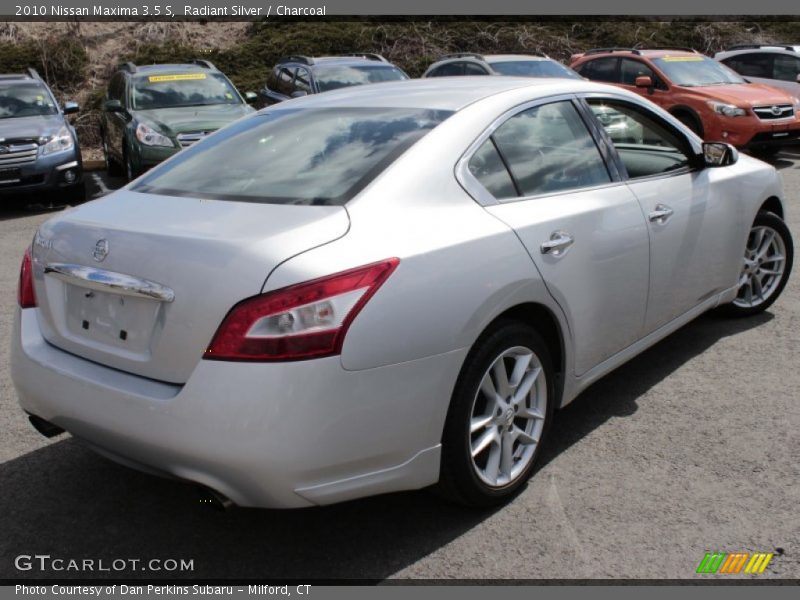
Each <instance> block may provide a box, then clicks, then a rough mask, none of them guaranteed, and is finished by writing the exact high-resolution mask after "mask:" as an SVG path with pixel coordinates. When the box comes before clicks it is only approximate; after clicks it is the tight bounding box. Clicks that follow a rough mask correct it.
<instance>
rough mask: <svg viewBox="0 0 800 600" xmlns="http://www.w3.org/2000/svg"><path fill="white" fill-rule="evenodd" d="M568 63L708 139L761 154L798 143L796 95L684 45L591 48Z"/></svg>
mask: <svg viewBox="0 0 800 600" xmlns="http://www.w3.org/2000/svg"><path fill="white" fill-rule="evenodd" d="M570 67H572V68H573V69H574V70H576V71H577V72H578V73H579V74H580V75H583V76H584V77H586V78H587V79H591V80H592V81H601V82H607V83H611V84H614V85H618V86H620V87H623V88H626V89H629V90H631V91H634V92H637V93H639V94H640V95H642V96H644V97H645V98H648V99H650V100H652V101H653V102H655V103H656V104H658V105H659V106H660V107H661V108H663V109H665V110H667V111H668V112H670V113H672V115H673V116H675V117H676V118H677V119H678V120H680V121H681V122H682V123H683V124H684V125H686V126H688V127H689V128H690V129H691V130H692V131H694V132H695V133H697V134H698V135H699V136H700V137H702V138H704V139H705V140H707V141H723V142H728V143H729V144H733V145H734V146H737V147H739V148H746V149H749V150H752V151H753V152H761V153H762V154H773V153H774V152H776V151H778V150H779V149H780V147H781V146H783V145H787V144H792V143H797V142H798V141H800V99H798V98H795V97H794V96H792V95H791V94H789V93H788V92H785V91H783V90H780V89H777V88H774V87H770V86H767V85H762V84H757V83H748V82H747V81H745V80H744V79H742V77H741V76H739V75H738V74H736V73H735V72H733V71H732V70H731V69H729V68H727V67H726V66H724V65H722V64H720V63H718V62H717V61H715V60H712V59H711V58H709V57H707V56H704V55H702V54H700V53H699V52H696V51H695V50H692V49H689V48H680V49H674V48H669V49H667V48H657V49H656V48H651V49H637V48H596V49H594V50H589V51H588V52H584V53H583V54H574V55H573V56H572V58H571V60H570Z"/></svg>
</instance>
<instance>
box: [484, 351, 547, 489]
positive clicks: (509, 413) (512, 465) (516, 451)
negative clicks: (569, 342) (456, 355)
mask: <svg viewBox="0 0 800 600" xmlns="http://www.w3.org/2000/svg"><path fill="white" fill-rule="evenodd" d="M545 377H546V376H545V371H544V369H543V368H542V364H541V361H540V360H539V358H538V357H537V356H536V354H535V353H534V352H533V350H531V349H530V348H526V347H523V346H515V347H513V348H509V349H507V350H505V351H504V352H502V353H501V354H500V355H499V356H497V358H495V360H494V361H493V362H492V364H491V366H490V367H489V369H488V370H487V371H486V373H485V374H484V376H483V378H482V379H481V382H480V386H479V388H478V390H477V392H476V394H475V398H474V400H473V403H472V411H471V419H470V436H469V437H470V452H471V456H472V466H473V469H474V471H475V474H476V475H477V476H478V477H479V478H480V479H481V481H483V482H484V483H485V484H487V485H488V486H491V487H503V486H507V485H509V484H510V483H512V482H514V481H515V480H516V479H517V478H519V476H520V475H521V474H522V473H523V472H525V471H526V468H527V467H528V465H529V464H530V463H531V461H532V460H533V458H534V455H535V453H536V448H537V446H538V444H539V440H540V439H541V435H542V431H543V428H544V422H545V415H546V414H547V400H548V399H547V382H546V380H545Z"/></svg>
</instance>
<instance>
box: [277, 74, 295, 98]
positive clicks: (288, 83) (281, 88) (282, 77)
mask: <svg viewBox="0 0 800 600" xmlns="http://www.w3.org/2000/svg"><path fill="white" fill-rule="evenodd" d="M294 71H295V70H294V67H281V68H280V69H278V77H277V81H276V82H275V88H274V89H275V91H276V92H278V93H279V94H283V95H284V96H288V95H290V94H291V93H292V90H293V88H292V83H293V81H294Z"/></svg>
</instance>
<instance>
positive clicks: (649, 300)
mask: <svg viewBox="0 0 800 600" xmlns="http://www.w3.org/2000/svg"><path fill="white" fill-rule="evenodd" d="M596 115H597V116H596ZM604 123H605V124H606V125H605V126H607V127H610V128H611V130H610V131H606V129H605V126H604ZM782 195H783V192H782V189H781V183H780V179H779V177H778V175H777V174H776V172H775V169H774V168H772V167H771V166H769V165H767V164H765V163H763V162H760V161H758V160H755V159H752V158H750V157H747V156H744V155H742V156H739V155H738V154H737V152H736V150H735V149H733V148H732V147H730V146H727V145H725V144H712V143H706V144H703V143H702V142H701V140H700V139H699V138H697V137H696V136H695V135H694V134H693V133H691V132H690V131H689V130H688V129H686V128H685V127H684V126H683V125H682V124H681V123H680V122H678V121H677V120H676V119H674V118H673V117H671V116H670V115H668V114H667V113H666V112H664V111H662V110H661V109H659V108H657V107H656V106H655V105H653V104H651V103H650V102H648V101H647V100H644V99H642V98H640V97H638V96H636V95H634V94H632V93H628V92H626V91H624V90H620V89H617V88H612V87H607V86H603V85H599V84H594V83H591V82H586V81H575V80H566V79H562V80H559V79H549V80H544V79H543V80H531V79H517V78H502V77H490V78H486V79H483V80H478V79H476V78H452V79H449V78H443V79H435V80H422V81H411V82H403V83H398V84H394V83H388V84H381V85H376V86H365V87H362V88H353V89H348V90H343V91H340V92H331V93H329V94H323V95H318V96H314V97H308V98H303V99H299V100H295V101H292V102H287V103H284V104H281V105H277V106H275V107H270V108H268V109H265V110H263V111H261V112H260V113H257V114H254V115H252V116H249V117H245V118H243V119H241V120H239V121H237V122H236V123H233V124H231V125H229V126H228V127H226V128H224V129H222V130H220V131H219V132H217V133H215V134H214V135H211V136H209V137H208V138H207V139H205V140H204V141H202V142H199V143H198V144H196V145H195V146H193V147H191V148H189V149H187V150H185V151H184V152H181V153H179V154H178V155H176V156H175V157H173V158H172V159H170V160H169V161H167V162H166V163H164V164H162V165H160V166H158V167H156V168H155V169H153V170H152V171H150V172H148V173H147V174H145V175H144V176H142V177H140V178H139V179H137V180H136V181H134V182H133V183H132V184H130V185H129V186H128V187H126V188H124V189H122V190H120V191H117V192H115V193H112V194H110V195H109V196H106V197H105V198H102V199H100V200H97V201H94V202H90V203H89V204H86V205H83V206H80V207H78V208H76V209H73V210H69V211H66V212H63V213H61V214H59V215H57V216H55V217H54V218H52V219H50V220H49V221H48V222H46V223H45V224H44V225H42V226H41V227H40V228H39V230H38V232H37V233H36V236H35V239H34V240H33V243H32V246H31V249H30V250H29V251H28V252H27V253H26V254H25V257H24V259H23V262H22V269H21V275H20V287H19V309H18V310H17V312H16V322H15V329H14V334H13V348H12V375H13V379H14V382H15V385H16V387H17V390H18V392H19V401H20V404H21V405H22V408H23V409H24V410H25V411H27V413H29V414H30V415H31V419H32V422H33V423H34V425H35V426H36V427H37V428H38V429H39V430H40V431H42V432H43V433H45V434H47V435H52V434H54V433H57V432H60V431H61V430H66V431H68V432H70V433H71V434H72V435H74V436H75V437H77V438H79V439H81V440H83V441H85V442H86V443H88V444H89V445H90V446H91V447H93V448H94V449H96V450H97V451H98V452H100V453H101V454H104V455H106V456H108V457H110V458H112V459H114V460H116V461H119V462H121V463H124V464H127V465H130V466H133V467H136V468H140V469H143V470H148V471H153V472H157V473H162V474H169V475H172V476H176V477H179V478H182V479H185V480H189V481H192V482H196V483H198V484H201V485H202V486H204V487H206V488H210V489H211V490H215V491H216V493H218V494H220V495H222V496H224V497H226V498H228V499H230V500H232V501H233V502H235V503H237V504H239V505H244V506H263V507H303V506H310V505H315V504H327V503H332V502H338V501H342V500H348V499H352V498H357V497H361V496H367V495H371V494H378V493H384V492H390V491H394V490H406V489H415V488H422V487H425V486H429V485H432V484H436V483H438V484H439V486H440V488H441V489H442V490H443V491H444V492H445V493H447V494H449V496H450V497H452V498H454V499H456V500H459V501H461V502H464V503H467V504H473V505H480V504H489V503H493V502H500V501H502V500H503V499H506V498H507V497H508V496H509V495H511V494H512V493H513V492H514V491H515V490H517V489H518V488H519V487H520V486H521V485H522V484H523V483H524V482H525V481H526V479H527V478H528V477H529V475H530V473H531V471H532V468H533V466H534V463H535V461H536V458H537V455H538V454H539V452H540V450H541V447H542V444H543V443H544V440H545V436H546V434H547V430H548V426H549V424H550V421H551V420H552V418H553V412H554V409H556V408H558V407H561V406H564V405H565V404H566V403H568V402H570V401H571V400H572V399H574V398H575V397H576V395H577V394H579V393H580V392H581V390H583V389H585V388H586V387H587V386H588V385H589V384H590V383H592V382H593V381H595V380H597V379H598V378H599V377H601V376H602V375H604V374H606V373H608V372H609V371H611V370H612V369H614V368H615V367H617V366H619V365H621V364H622V363H624V362H625V361H626V360H628V359H630V358H631V357H633V356H635V355H636V354H637V353H639V352H641V351H642V350H644V349H645V348H647V347H648V346H650V345H652V344H653V343H655V342H657V341H658V340H660V339H661V338H663V337H664V336H666V335H668V334H669V333H670V332H672V331H674V330H675V329H677V328H678V327H680V326H682V325H684V324H685V323H687V322H688V321H690V320H691V319H693V318H695V317H697V316H698V315H700V314H701V313H703V312H705V311H707V310H709V309H712V308H719V309H721V310H723V311H725V312H728V313H730V314H732V315H735V316H736V315H741V316H745V315H752V314H754V313H757V312H760V311H763V310H764V309H766V308H767V307H769V306H770V305H771V304H772V303H773V302H774V301H775V299H776V298H777V297H778V295H779V294H780V293H781V291H782V289H783V287H784V285H785V284H786V280H787V278H788V276H789V272H790V269H791V264H792V252H793V247H792V240H791V237H790V234H789V231H788V229H787V227H786V225H785V224H784V222H783V220H782V216H783V212H784V209H783V204H782Z"/></svg>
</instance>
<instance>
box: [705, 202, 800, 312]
mask: <svg viewBox="0 0 800 600" xmlns="http://www.w3.org/2000/svg"><path fill="white" fill-rule="evenodd" d="M793 259H794V246H793V244H792V236H791V234H790V233H789V228H788V227H786V224H785V223H784V222H783V220H782V219H781V218H780V217H779V216H778V215H776V214H774V213H770V212H765V211H761V212H759V213H758V216H756V220H755V221H754V222H753V227H752V228H751V229H750V235H749V236H748V237H747V246H746V248H745V252H744V258H743V261H742V271H741V274H740V275H739V292H738V294H737V295H736V299H735V300H734V301H733V302H731V303H730V304H726V305H725V306H723V307H721V310H722V312H723V313H724V314H726V315H729V316H733V317H748V316H750V315H755V314H758V313H760V312H763V311H765V310H767V309H768V308H769V307H770V306H771V305H772V303H773V302H775V300H777V299H778V296H780V295H781V292H782V291H783V288H784V287H785V286H786V282H787V281H788V280H789V273H790V272H791V270H792V262H793Z"/></svg>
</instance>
